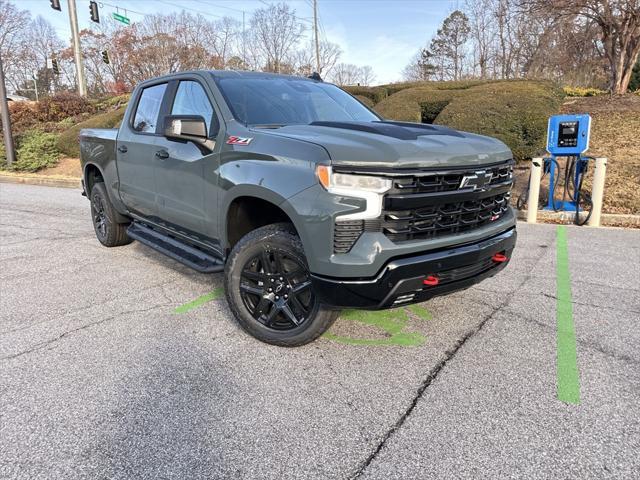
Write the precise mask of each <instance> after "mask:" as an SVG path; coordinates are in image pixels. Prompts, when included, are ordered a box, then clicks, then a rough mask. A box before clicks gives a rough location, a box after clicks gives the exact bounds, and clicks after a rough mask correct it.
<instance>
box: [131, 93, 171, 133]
mask: <svg viewBox="0 0 640 480" xmlns="http://www.w3.org/2000/svg"><path fill="white" fill-rule="evenodd" d="M166 89H167V84H166V83H162V84H160V85H154V86H153V87H147V88H145V89H144V90H142V94H141V95H140V101H139V102H138V108H137V109H136V116H135V118H134V119H133V129H134V130H136V131H138V132H148V133H155V132H156V125H157V123H158V114H159V113H160V105H162V97H163V96H164V91H165V90H166Z"/></svg>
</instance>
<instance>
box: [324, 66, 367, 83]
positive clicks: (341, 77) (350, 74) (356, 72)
mask: <svg viewBox="0 0 640 480" xmlns="http://www.w3.org/2000/svg"><path fill="white" fill-rule="evenodd" d="M360 73H361V72H360V68H359V67H358V66H357V65H353V64H352V63H339V64H337V65H336V66H335V68H334V69H333V72H332V74H331V78H332V80H333V82H334V83H336V84H338V85H341V86H342V85H356V84H357V83H359V82H360Z"/></svg>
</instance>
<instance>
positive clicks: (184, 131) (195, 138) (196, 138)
mask: <svg viewBox="0 0 640 480" xmlns="http://www.w3.org/2000/svg"><path fill="white" fill-rule="evenodd" d="M163 133H164V136H165V137H167V138H170V139H173V140H183V141H192V142H194V143H196V144H198V145H206V144H207V143H208V137H207V124H206V122H205V121H204V118H202V117H201V116H199V115H167V116H166V117H164V130H163Z"/></svg>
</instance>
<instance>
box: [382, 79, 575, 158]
mask: <svg viewBox="0 0 640 480" xmlns="http://www.w3.org/2000/svg"><path fill="white" fill-rule="evenodd" d="M402 85H408V86H410V88H404V89H400V90H399V91H398V92H397V93H395V94H393V95H390V96H389V97H388V98H386V99H385V100H383V101H381V102H380V103H378V104H376V105H375V107H374V108H375V110H376V111H377V112H378V113H379V114H380V115H382V116H383V117H385V118H390V119H393V120H400V121H408V122H421V123H437V124H441V125H447V126H450V127H452V128H456V129H458V130H465V131H468V132H473V133H479V134H482V135H489V136H493V137H496V138H499V139H500V140H502V141H503V142H505V143H506V144H507V145H508V146H509V147H510V148H511V150H512V151H513V154H514V157H515V158H516V159H517V160H524V159H526V158H531V157H533V156H535V155H536V154H537V153H538V152H540V151H541V150H542V149H543V148H544V141H545V135H546V126H547V120H548V118H549V116H550V115H553V114H555V113H557V112H558V111H559V109H560V105H561V103H562V98H563V92H562V90H561V89H560V88H558V87H556V86H554V85H553V84H552V83H550V82H538V81H523V80H514V81H492V82H482V81H478V80H474V81H460V82H422V83H419V84H416V83H411V84H400V85H398V86H402ZM416 85H418V86H416Z"/></svg>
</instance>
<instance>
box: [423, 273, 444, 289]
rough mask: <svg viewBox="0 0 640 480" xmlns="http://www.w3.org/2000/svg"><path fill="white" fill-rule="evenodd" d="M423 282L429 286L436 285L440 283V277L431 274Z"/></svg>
mask: <svg viewBox="0 0 640 480" xmlns="http://www.w3.org/2000/svg"><path fill="white" fill-rule="evenodd" d="M422 283H424V284H425V285H427V286H429V287H435V286H436V285H438V284H439V283H440V279H439V278H438V277H436V276H435V275H429V276H428V277H427V278H425V279H424V280H423V281H422Z"/></svg>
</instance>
